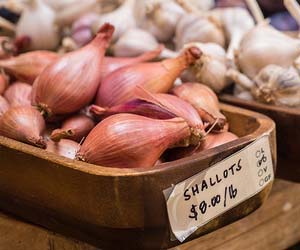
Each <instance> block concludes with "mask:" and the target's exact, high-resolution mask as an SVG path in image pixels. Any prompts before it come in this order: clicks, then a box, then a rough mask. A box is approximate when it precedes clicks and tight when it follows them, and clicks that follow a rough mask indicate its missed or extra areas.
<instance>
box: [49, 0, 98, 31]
mask: <svg viewBox="0 0 300 250" xmlns="http://www.w3.org/2000/svg"><path fill="white" fill-rule="evenodd" d="M48 1H49V0H48ZM51 1H53V0H51ZM59 2H60V3H59V4H58V6H60V7H58V6H57V7H58V9H57V15H56V23H57V24H58V25H59V26H66V25H71V24H72V23H73V22H74V21H75V20H77V19H78V18H79V17H81V16H82V15H84V14H86V13H88V12H91V11H97V4H98V0H84V1H82V0H67V1H65V0H64V1H59ZM95 33H97V32H95Z"/></svg>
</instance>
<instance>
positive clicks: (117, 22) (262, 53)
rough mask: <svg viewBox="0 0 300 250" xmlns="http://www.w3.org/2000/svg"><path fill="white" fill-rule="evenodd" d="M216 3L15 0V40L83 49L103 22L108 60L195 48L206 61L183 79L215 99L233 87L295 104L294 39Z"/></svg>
mask: <svg viewBox="0 0 300 250" xmlns="http://www.w3.org/2000/svg"><path fill="white" fill-rule="evenodd" d="M12 2H14V1H12ZM109 2H111V1H109ZM214 2H215V1H213V0H201V1H196V0H118V1H115V3H114V4H113V5H112V4H110V5H111V7H109V6H107V5H109V4H107V3H106V1H105V0H104V1H101V3H99V1H97V0H87V1H79V0H68V1H58V0H31V1H20V3H19V5H18V9H20V13H21V17H20V19H19V21H18V23H17V24H16V27H15V34H16V40H17V41H21V42H19V43H20V44H21V46H20V47H25V50H58V51H59V52H60V53H66V52H69V51H72V50H75V49H78V48H80V47H82V46H83V45H85V44H87V43H88V42H89V41H91V40H92V38H93V37H94V36H95V34H96V33H97V31H98V29H99V27H100V26H101V25H103V24H104V23H105V22H109V23H111V24H113V25H114V27H115V32H114V35H113V43H112V45H111V47H110V49H109V51H110V53H111V54H113V55H114V56H117V57H135V56H139V55H140V54H142V53H145V52H148V51H152V50H154V49H156V48H157V47H158V46H159V44H164V49H162V52H161V54H160V58H161V59H163V58H174V57H176V56H177V55H178V54H179V53H180V52H181V51H182V50H183V49H184V48H187V47H189V46H196V47H198V48H200V49H201V50H202V52H203V54H204V55H203V56H202V57H201V59H199V60H198V61H197V62H196V63H195V64H194V65H193V66H192V67H190V68H189V69H187V70H186V71H185V72H184V73H183V74H182V75H181V77H180V78H181V80H183V81H193V82H195V81H196V82H199V83H203V84H205V85H207V86H209V87H211V88H212V89H213V90H214V91H215V92H217V93H220V92H221V91H222V90H224V89H225V88H226V87H227V86H229V85H230V84H232V83H233V82H235V83H236V86H235V90H234V94H235V95H236V96H238V97H240V98H244V99H249V100H252V99H256V100H258V101H260V102H265V103H273V104H276V105H287V106H298V105H299V104H298V103H297V102H296V101H295V100H294V95H292V92H291V89H292V90H293V92H294V93H295V95H298V85H299V84H298V78H299V76H298V69H299V68H300V66H299V62H300V61H299V60H300V59H298V56H299V55H300V41H299V40H298V39H296V38H291V37H289V36H287V35H285V34H283V33H281V32H279V31H277V30H275V29H274V28H272V27H271V26H270V25H269V24H268V23H267V22H266V21H264V22H260V23H258V24H255V21H254V19H253V18H252V16H251V14H250V13H249V12H248V10H246V9H244V8H240V7H228V8H213V7H214ZM250 9H251V6H250ZM108 10H109V11H108ZM254 16H257V14H256V13H254ZM37 24H38V25H37ZM0 25H1V24H0ZM26 38H28V39H26ZM24 41H25V42H24ZM28 41H29V42H28ZM274 65H275V66H274ZM274 72H275V73H274ZM270 74H275V75H276V76H274V75H270ZM290 79H292V80H290ZM179 82H180V81H179ZM295 89H297V91H295ZM290 95H292V100H291V101H290V102H289V96H290Z"/></svg>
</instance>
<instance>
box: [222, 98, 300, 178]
mask: <svg viewBox="0 0 300 250" xmlns="http://www.w3.org/2000/svg"><path fill="white" fill-rule="evenodd" d="M220 100H221V101H223V102H226V103H229V104H232V105H235V106H238V107H241V108H247V109H250V110H253V111H257V112H260V113H263V114H265V115H267V116H269V117H271V118H272V119H273V120H274V121H275V123H276V133H277V142H278V144H277V145H278V165H277V166H278V168H277V177H279V178H283V179H287V180H290V181H296V182H300V109H295V108H287V107H276V106H272V105H267V104H262V103H258V102H255V101H246V100H242V99H239V98H237V97H234V96H232V95H229V94H224V95H221V96H220Z"/></svg>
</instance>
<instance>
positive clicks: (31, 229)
mask: <svg viewBox="0 0 300 250" xmlns="http://www.w3.org/2000/svg"><path fill="white" fill-rule="evenodd" d="M299 241H300V184H297V183H292V182H287V181H283V180H276V181H275V184H274V186H273V190H272V193H271V195H270V197H269V199H268V200H267V201H266V203H265V204H264V205H263V206H262V207H261V208H260V209H258V210H257V211H255V212H254V213H252V214H251V215H249V216H248V217H246V218H244V219H242V220H240V221H237V222H235V223H233V224H231V225H229V226H226V227H224V228H221V229H219V230H217V231H215V232H213V233H210V234H207V235H205V236H203V237H201V238H198V239H196V240H193V241H191V242H188V243H185V244H183V245H181V246H179V247H175V248H173V249H172V250H198V249H201V250H205V249H215V250H217V249H222V250H226V249H230V250H235V249H255V250H259V249H272V250H276V249H278V250H280V249H286V248H288V247H291V246H293V245H295V244H296V243H297V242H299ZM0 249H1V250H62V249H63V250H97V249H98V248H96V247H93V246H90V245H88V244H85V243H82V242H79V241H76V240H74V239H70V238H66V237H63V236H61V235H58V234H55V233H52V232H49V231H47V230H45V229H43V228H40V227H37V226H34V225H32V224H28V223H25V222H22V221H19V220H17V219H14V218H12V217H11V216H8V215H6V214H3V213H0Z"/></svg>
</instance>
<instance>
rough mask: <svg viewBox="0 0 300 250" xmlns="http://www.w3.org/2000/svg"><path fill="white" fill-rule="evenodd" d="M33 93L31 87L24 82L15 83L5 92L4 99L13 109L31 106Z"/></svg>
mask: <svg viewBox="0 0 300 250" xmlns="http://www.w3.org/2000/svg"><path fill="white" fill-rule="evenodd" d="M31 91H32V86H31V85H29V84H27V83H23V82H15V83H13V84H12V85H10V86H9V87H8V89H7V90H6V91H5V93H4V97H5V98H6V100H7V101H8V102H9V104H10V106H12V107H14V106H31Z"/></svg>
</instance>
